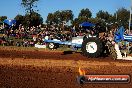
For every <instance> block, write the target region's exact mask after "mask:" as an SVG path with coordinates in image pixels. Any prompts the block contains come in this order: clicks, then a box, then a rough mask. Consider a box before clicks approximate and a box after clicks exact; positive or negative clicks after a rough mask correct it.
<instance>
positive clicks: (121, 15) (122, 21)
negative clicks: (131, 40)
mask: <svg viewBox="0 0 132 88" xmlns="http://www.w3.org/2000/svg"><path fill="white" fill-rule="evenodd" d="M116 15H117V22H118V23H119V25H123V26H125V25H128V22H129V17H130V12H129V11H128V10H127V9H125V8H120V9H118V11H117V12H116V13H115V15H114V16H116Z"/></svg>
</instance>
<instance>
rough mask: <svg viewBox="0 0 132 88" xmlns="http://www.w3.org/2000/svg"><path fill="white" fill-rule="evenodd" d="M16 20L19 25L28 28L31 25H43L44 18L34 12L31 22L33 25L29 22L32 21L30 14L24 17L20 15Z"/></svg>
mask: <svg viewBox="0 0 132 88" xmlns="http://www.w3.org/2000/svg"><path fill="white" fill-rule="evenodd" d="M14 19H16V20H17V22H18V23H19V24H23V25H24V26H26V27H28V26H29V25H30V26H38V25H40V24H42V23H43V18H42V17H41V15H40V14H39V13H37V12H32V16H31V20H30V22H31V23H30V22H29V20H27V19H30V14H25V15H24V16H22V15H19V14H18V15H17V16H16V17H15V18H14Z"/></svg>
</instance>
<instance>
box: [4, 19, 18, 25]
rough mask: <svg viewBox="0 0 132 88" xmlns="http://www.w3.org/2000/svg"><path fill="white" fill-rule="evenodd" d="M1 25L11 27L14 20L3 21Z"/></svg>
mask: <svg viewBox="0 0 132 88" xmlns="http://www.w3.org/2000/svg"><path fill="white" fill-rule="evenodd" d="M3 23H5V24H7V25H9V26H12V25H13V24H15V23H16V20H8V19H5V20H4V21H3Z"/></svg>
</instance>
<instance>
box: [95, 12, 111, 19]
mask: <svg viewBox="0 0 132 88" xmlns="http://www.w3.org/2000/svg"><path fill="white" fill-rule="evenodd" d="M110 16H111V15H110V14H109V13H108V12H107V11H106V12H104V11H102V10H100V11H99V12H98V13H97V14H96V17H97V18H100V19H102V20H105V21H108V19H109V17H110Z"/></svg>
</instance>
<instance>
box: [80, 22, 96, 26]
mask: <svg viewBox="0 0 132 88" xmlns="http://www.w3.org/2000/svg"><path fill="white" fill-rule="evenodd" d="M80 26H82V27H92V26H95V24H93V23H90V22H83V23H81V24H80Z"/></svg>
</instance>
